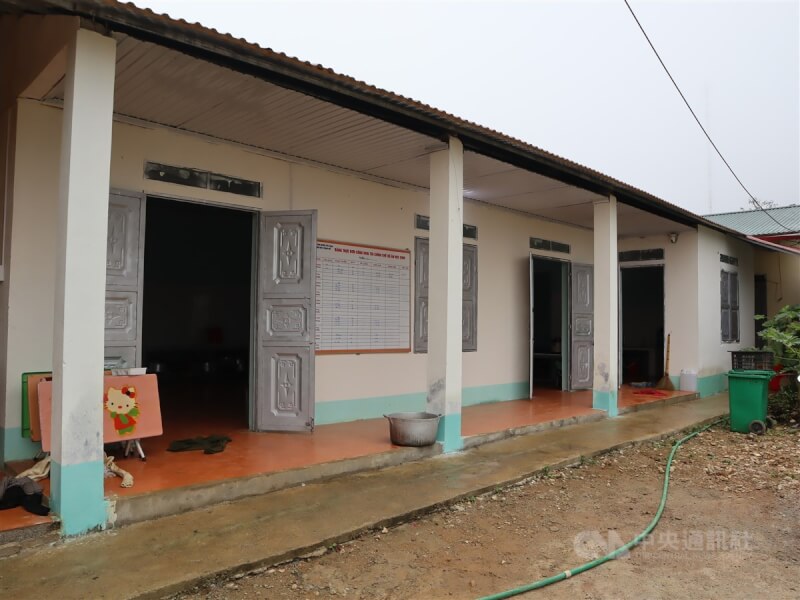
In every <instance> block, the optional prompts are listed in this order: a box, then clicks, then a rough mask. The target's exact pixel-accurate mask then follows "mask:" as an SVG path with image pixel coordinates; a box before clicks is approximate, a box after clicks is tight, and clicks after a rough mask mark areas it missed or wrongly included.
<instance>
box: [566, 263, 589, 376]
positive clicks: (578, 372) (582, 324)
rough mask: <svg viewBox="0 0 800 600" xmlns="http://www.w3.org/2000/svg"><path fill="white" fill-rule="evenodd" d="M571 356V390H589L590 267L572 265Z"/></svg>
mask: <svg viewBox="0 0 800 600" xmlns="http://www.w3.org/2000/svg"><path fill="white" fill-rule="evenodd" d="M570 304H571V313H572V317H571V329H572V356H571V357H570V359H571V363H570V364H571V373H570V383H571V386H570V387H571V388H572V389H573V390H584V389H588V388H591V387H592V372H593V370H594V267H593V266H592V265H582V264H575V263H573V265H572V298H571V302H570Z"/></svg>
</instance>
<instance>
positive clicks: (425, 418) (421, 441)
mask: <svg viewBox="0 0 800 600" xmlns="http://www.w3.org/2000/svg"><path fill="white" fill-rule="evenodd" d="M383 416H384V417H386V418H387V419H389V436H390V437H391V439H392V443H393V444H395V445H396V446H431V445H433V444H434V443H435V442H436V431H437V430H438V429H439V419H441V418H442V415H436V414H433V413H428V412H401V413H392V414H390V415H383Z"/></svg>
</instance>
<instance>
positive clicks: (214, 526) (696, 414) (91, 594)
mask: <svg viewBox="0 0 800 600" xmlns="http://www.w3.org/2000/svg"><path fill="white" fill-rule="evenodd" d="M727 409H728V402H727V395H719V396H713V397H710V398H705V399H702V400H693V401H690V402H683V403H680V404H672V405H663V406H659V407H657V408H653V409H651V410H645V411H641V412H635V413H630V414H626V415H623V416H621V417H618V418H616V419H605V420H602V421H595V422H591V423H583V424H580V425H573V426H569V427H564V428H562V429H555V430H549V431H543V432H540V433H535V434H531V435H527V436H520V437H516V438H510V439H506V440H503V441H499V442H493V443H491V444H486V445H484V446H480V447H477V448H473V449H471V450H468V451H465V452H462V453H460V454H456V455H449V456H440V457H436V458H431V459H427V460H422V461H417V462H413V463H408V464H405V465H401V466H397V467H390V468H387V469H382V470H379V471H371V472H365V473H356V474H351V475H345V476H341V477H337V478H334V479H330V480H328V481H323V482H318V483H312V484H307V485H305V486H302V487H295V488H290V489H285V490H281V491H278V492H273V493H270V494H265V495H262V496H255V497H250V498H246V499H243V500H239V501H236V502H232V503H228V504H221V505H217V506H213V507H210V508H206V509H201V510H195V511H191V512H187V513H184V514H179V515H174V516H171V517H165V518H162V519H157V520H153V521H148V522H144V523H138V524H135V525H130V526H128V527H124V528H121V529H118V530H112V531H108V532H104V533H99V534H94V535H90V536H86V537H84V538H81V539H78V540H72V541H68V542H65V543H59V544H57V545H55V546H53V547H49V548H46V549H42V550H37V551H36V552H31V553H28V554H24V555H20V556H18V557H14V558H9V559H6V560H0V597H2V598H35V597H46V598H59V599H61V600H69V599H72V598H75V599H84V598H93V599H100V598H109V599H112V598H113V599H115V600H116V599H120V598H132V597H161V596H164V595H167V594H169V593H171V592H176V591H179V590H181V589H184V588H186V587H188V586H190V585H191V584H192V583H194V582H197V581H198V580H200V579H203V578H206V577H209V576H212V575H217V574H221V573H226V572H236V571H243V570H247V569H251V568H254V567H257V566H261V565H265V564H273V563H275V562H279V561H281V560H284V559H287V558H292V557H295V556H298V555H300V554H303V553H305V552H308V551H309V550H311V549H314V548H317V547H319V546H320V545H328V544H331V543H333V542H342V541H344V540H346V539H349V538H351V537H353V536H355V535H356V534H358V533H360V532H362V531H364V530H365V529H369V528H372V527H381V526H384V525H389V524H391V523H393V522H396V521H399V520H404V519H407V518H408V517H409V516H411V515H415V514H418V513H422V512H425V511H427V510H429V509H431V508H432V507H435V506H437V505H441V504H443V503H447V502H451V501H453V500H455V499H459V498H463V497H466V496H469V495H473V494H477V493H481V492H483V491H487V490H491V489H493V488H494V487H495V486H501V485H504V484H508V483H512V482H515V481H518V480H520V479H523V478H525V477H527V476H529V475H531V474H533V473H535V472H537V471H540V470H541V469H543V468H545V467H556V466H563V465H566V464H570V463H574V462H576V461H578V460H580V457H581V456H585V457H589V456H592V455H595V454H598V453H601V452H604V451H607V450H609V449H612V448H617V447H620V446H625V445H628V444H631V443H636V442H641V441H644V440H648V439H653V438H659V437H664V436H666V435H669V434H672V433H675V432H677V431H680V430H682V429H686V428H689V427H692V426H694V425H696V424H698V423H703V422H707V421H709V420H712V419H714V418H716V417H719V416H721V415H724V414H726V413H727ZM609 493H614V491H613V490H609ZM532 518H533V517H532Z"/></svg>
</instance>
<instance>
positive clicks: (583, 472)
mask: <svg viewBox="0 0 800 600" xmlns="http://www.w3.org/2000/svg"><path fill="white" fill-rule="evenodd" d="M671 443H672V440H666V441H664V442H659V443H648V444H645V445H641V446H638V447H633V448H628V449H626V450H622V451H618V452H613V453H611V454H607V455H604V456H602V457H598V458H596V459H594V460H588V461H583V462H582V464H581V465H578V466H575V467H572V468H566V469H562V470H559V471H554V472H546V473H543V474H541V475H539V476H537V477H534V478H531V479H529V480H527V481H524V482H521V483H519V484H517V485H514V486H511V487H508V488H505V489H497V490H495V491H494V492H492V493H489V494H486V495H483V496H480V497H477V498H469V499H467V500H466V501H462V502H460V503H458V504H455V505H453V506H450V507H448V508H445V509H442V510H439V511H438V512H435V513H432V514H429V515H427V516H425V517H422V518H419V519H416V520H413V521H410V522H407V523H403V524H400V525H399V526H397V527H393V528H391V529H389V530H386V529H384V530H381V531H373V532H370V533H368V534H365V535H363V536H361V537H360V538H358V539H355V540H353V541H351V542H348V543H346V544H342V545H338V546H335V547H332V548H320V549H318V551H317V552H315V553H313V554H314V555H315V556H311V557H309V558H306V559H299V560H295V561H292V562H290V563H285V564H282V565H277V566H275V567H270V568H262V569H256V570H255V571H253V572H251V573H249V574H245V575H237V576H236V577H234V578H231V579H229V580H217V581H212V582H208V583H206V584H204V585H202V586H199V587H197V588H194V589H192V590H189V591H187V592H186V593H184V594H182V595H179V596H178V597H179V598H181V599H186V600H188V599H192V600H195V599H201V598H203V599H220V598H225V599H228V598H231V599H245V598H248V599H252V598H275V599H292V600H302V599H306V598H307V599H310V600H313V599H315V598H318V597H347V598H364V599H367V598H368V599H383V598H403V599H405V598H421V599H422V598H424V599H436V598H477V597H480V596H484V595H487V594H491V593H495V592H499V591H502V590H505V589H507V588H510V587H514V586H518V585H521V584H524V583H527V582H530V581H533V580H536V579H539V578H541V577H545V576H549V575H554V574H556V573H559V572H561V571H563V570H565V569H568V568H573V567H576V566H578V565H580V564H582V563H584V562H586V561H587V560H590V559H591V558H594V557H596V556H600V555H602V554H605V553H606V552H607V551H609V550H612V549H614V548H616V547H618V546H621V545H622V544H623V543H625V542H627V541H628V540H629V539H631V538H632V537H634V536H635V535H636V534H638V533H639V532H640V531H642V530H643V529H644V528H645V526H646V525H647V523H648V522H649V521H650V520H651V519H652V518H653V516H654V514H655V511H656V508H657V506H658V502H659V499H660V496H661V486H662V480H663V476H664V475H663V472H664V465H665V462H666V457H667V454H668V453H669V450H670V446H671ZM671 481H672V483H671V486H670V493H669V499H668V502H667V507H666V510H665V512H664V515H663V517H662V519H661V522H660V523H659V525H658V527H657V528H656V530H655V531H654V532H653V535H652V536H651V537H650V538H649V539H648V540H647V541H646V542H645V543H644V544H643V545H640V546H638V547H637V548H635V549H633V550H632V551H631V553H630V554H629V555H627V556H626V557H624V558H621V559H618V560H616V561H612V562H609V563H606V564H604V565H602V566H600V567H598V568H596V569H593V570H591V571H589V572H587V573H584V574H581V575H578V576H576V577H574V578H571V579H568V580H566V581H563V582H560V583H557V584H555V585H552V586H550V587H548V588H546V590H540V591H536V592H531V593H529V594H528V595H526V596H525V597H534V596H535V595H537V594H538V595H540V596H542V597H547V598H564V599H567V598H569V599H573V598H582V599H586V600H589V599H596V598H670V599H672V598H766V597H769V598H770V599H777V598H798V597H800V430H798V429H794V428H785V427H781V428H776V429H773V430H770V431H769V432H768V434H767V435H765V436H762V437H755V436H746V435H741V434H735V433H731V432H729V431H726V430H724V429H721V428H715V429H712V430H709V431H707V432H704V433H702V434H700V435H699V436H697V437H696V438H694V439H693V440H691V441H690V442H688V443H687V444H685V445H684V446H683V447H682V448H681V450H679V452H678V455H677V458H676V461H675V462H674V463H673V470H672V475H671Z"/></svg>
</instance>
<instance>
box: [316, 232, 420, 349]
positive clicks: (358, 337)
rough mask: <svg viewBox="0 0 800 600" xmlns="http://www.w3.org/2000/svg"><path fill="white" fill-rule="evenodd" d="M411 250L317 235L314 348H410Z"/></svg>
mask: <svg viewBox="0 0 800 600" xmlns="http://www.w3.org/2000/svg"><path fill="white" fill-rule="evenodd" d="M410 262H411V252H410V251H409V250H396V249H392V248H381V247H378V246H364V245H361V244H348V243H344V242H334V241H329V240H318V241H317V280H316V287H317V290H316V291H317V323H316V334H315V336H316V337H315V341H316V350H317V354H360V353H369V352H410V351H411V341H410V322H411V321H410V297H409V289H410V274H411V269H410V267H409V263H410Z"/></svg>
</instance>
